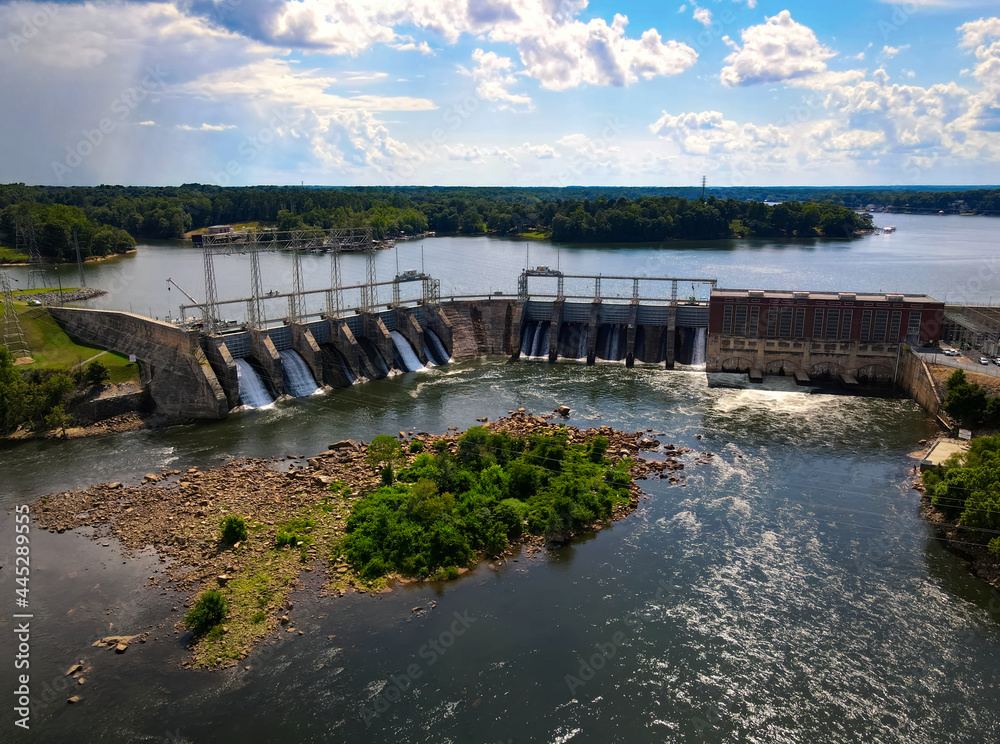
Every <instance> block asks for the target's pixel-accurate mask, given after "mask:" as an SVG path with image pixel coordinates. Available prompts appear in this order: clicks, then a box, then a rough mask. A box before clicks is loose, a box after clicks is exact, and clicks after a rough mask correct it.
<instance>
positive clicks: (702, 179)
mask: <svg viewBox="0 0 1000 744" xmlns="http://www.w3.org/2000/svg"><path fill="white" fill-rule="evenodd" d="M706 183H708V176H702V177H701V200H702V201H705V184H706Z"/></svg>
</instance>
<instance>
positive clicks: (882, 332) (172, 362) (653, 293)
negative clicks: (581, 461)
mask: <svg viewBox="0 0 1000 744" xmlns="http://www.w3.org/2000/svg"><path fill="white" fill-rule="evenodd" d="M374 245H375V244H374V242H373V240H372V237H371V231H370V230H368V229H360V228H359V229H350V228H344V229H337V230H330V231H313V232H309V231H293V232H291V233H278V232H269V233H247V234H243V233H238V234H230V235H226V236H212V235H206V236H203V240H202V251H203V253H202V257H203V262H204V278H205V301H204V302H198V301H197V300H195V299H194V298H193V297H192V296H190V295H187V293H186V292H185V293H184V294H185V295H187V297H188V298H189V299H190V300H191V302H190V303H189V304H185V305H181V306H180V321H179V322H177V323H170V322H166V321H159V320H155V319H152V318H148V317H143V316H141V315H136V314H133V313H125V312H119V311H113V310H93V309H81V308H69V307H53V308H50V311H51V313H52V315H53V316H54V317H55V318H56V320H57V322H59V323H60V324H61V325H62V326H63V328H64V330H65V331H66V332H67V333H68V334H69V335H70V336H71V337H73V338H75V339H77V340H79V341H82V342H85V343H89V344H92V345H95V346H99V347H101V348H106V349H110V350H112V351H117V352H119V353H122V354H129V355H133V356H134V357H135V358H136V359H137V360H138V361H139V362H141V370H142V382H143V387H144V389H145V390H146V391H147V392H148V394H149V396H150V398H151V399H152V402H153V404H154V408H155V411H156V412H157V413H158V414H159V415H161V416H162V417H164V418H166V419H168V420H191V419H213V418H223V417H225V416H227V415H228V414H229V412H230V411H232V410H235V409H240V408H259V407H263V406H268V405H270V404H271V403H272V402H274V401H277V400H282V399H287V398H294V397H305V396H308V395H312V394H315V393H316V392H318V391H323V390H330V389H335V388H346V387H349V386H352V385H355V384H358V383H363V382H366V381H370V380H379V379H383V378H386V377H390V376H393V375H398V374H406V373H419V372H421V371H423V370H426V369H427V368H429V367H436V366H441V365H446V364H448V363H449V362H450V361H451V360H461V359H468V358H473V357H484V356H493V357H496V356H503V357H506V358H508V359H509V360H511V361H512V362H523V363H539V362H547V363H555V362H562V361H564V362H572V363H579V364H587V365H593V364H598V363H602V364H607V363H610V364H623V365H625V366H629V367H630V366H633V365H635V364H636V363H639V364H643V365H656V366H659V367H661V368H662V369H674V368H675V367H676V366H691V367H694V368H696V369H704V370H705V371H707V372H741V373H746V374H748V375H749V377H750V380H751V381H759V380H761V379H763V377H764V375H775V374H777V375H788V376H794V377H795V380H796V381H797V382H799V384H809V383H810V382H811V381H812V380H816V379H827V380H835V381H839V382H841V383H842V384H844V385H846V386H852V385H857V384H858V383H859V382H874V383H883V384H885V383H887V384H895V385H901V386H902V387H904V388H905V389H906V390H907V391H908V392H909V393H910V394H911V395H912V396H913V397H915V398H916V399H917V400H918V401H919V402H921V404H922V405H924V407H925V408H927V409H928V410H930V411H931V412H932V413H935V414H936V413H937V410H936V409H937V407H938V406H939V403H938V401H937V396H936V394H935V393H934V386H933V383H932V382H931V381H930V380H929V373H928V372H927V370H926V368H925V367H924V366H923V364H922V362H920V361H919V359H917V358H916V355H913V354H911V353H909V349H910V347H911V346H915V345H928V344H936V343H937V341H938V340H939V339H940V338H941V330H942V325H943V312H942V311H943V307H944V306H943V303H941V302H939V301H937V300H934V299H933V298H930V297H927V296H924V295H896V294H878V295H873V294H860V295H859V294H856V293H850V292H834V293H830V292H812V293H810V292H803V291H798V290H792V291H787V292H778V291H772V290H768V291H764V290H730V289H720V288H718V287H717V281H716V280H715V279H714V278H706V277H695V278H691V277H687V278H685V277H669V276H626V275H608V274H571V273H564V272H562V271H560V270H559V268H555V269H553V268H551V267H549V266H544V265H540V266H535V267H533V268H525V269H524V270H523V271H522V272H521V273H520V275H519V277H518V281H517V292H516V294H513V293H512V294H505V293H503V292H499V291H497V292H487V293H483V294H462V295H459V294H455V295H452V296H446V297H442V296H441V291H440V282H439V280H437V279H436V278H434V277H432V276H430V275H429V274H427V273H425V272H424V271H423V270H420V271H416V270H409V271H398V262H397V274H396V276H394V277H393V278H392V279H391V280H388V281H378V279H377V277H376V275H375V261H374V255H375V247H374ZM268 251H287V252H289V253H290V254H291V257H292V261H291V277H290V279H291V281H290V282H285V281H282V282H281V284H282V285H284V286H288V284H291V287H292V288H291V291H287V292H278V291H274V290H271V291H268V292H265V291H264V289H263V281H262V275H261V269H260V255H261V254H262V253H265V252H268ZM306 252H309V253H324V254H329V266H330V269H329V270H330V284H329V286H327V287H325V288H323V289H309V290H306V289H304V286H305V282H304V280H303V269H302V258H301V257H302V255H303V254H304V253H306ZM342 252H359V253H363V254H365V256H366V257H367V258H366V262H367V271H366V278H367V281H364V282H359V283H355V284H349V285H348V284H345V283H344V282H343V281H342V280H341V273H340V264H339V261H340V254H341V253H342ZM236 253H238V254H248V255H249V258H250V261H249V267H250V277H249V290H250V291H249V293H248V294H247V295H245V296H243V297H230V298H220V297H219V296H218V291H217V288H216V280H215V276H216V266H215V264H216V260H217V259H222V258H224V257H225V256H227V255H232V254H236ZM421 263H422V261H421ZM313 270H314V269H313ZM270 279H274V277H269V280H270ZM279 279H280V277H279ZM496 279H497V278H495V279H494V280H496ZM182 291H183V290H182ZM390 294H391V299H390V300H389V301H388V302H385V299H387V296H388V295H390ZM380 297H381V299H380ZM237 316H242V318H243V320H242V321H239V320H226V318H227V317H228V318H231V317H237ZM904 351H905V352H907V353H905V354H904V353H903V352H904Z"/></svg>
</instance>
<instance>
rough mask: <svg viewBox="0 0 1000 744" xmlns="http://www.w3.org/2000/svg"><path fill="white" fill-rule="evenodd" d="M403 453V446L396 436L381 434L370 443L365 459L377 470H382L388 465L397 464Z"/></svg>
mask: <svg viewBox="0 0 1000 744" xmlns="http://www.w3.org/2000/svg"><path fill="white" fill-rule="evenodd" d="M402 454H403V447H402V445H401V444H400V443H399V442H398V441H397V440H396V439H395V438H394V437H390V436H389V435H388V434H379V435H378V436H377V437H375V438H374V439H372V441H371V443H370V444H369V445H368V452H367V454H366V455H365V459H366V461H367V462H368V464H369V465H370V466H371V467H372V468H373V469H374V470H375V471H376V472H381V470H382V469H383V468H384V467H385V466H386V465H388V466H390V467H391V466H392V465H393V464H395V462H396V460H398V459H399V457H400V456H401V455H402Z"/></svg>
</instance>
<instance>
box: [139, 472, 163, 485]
mask: <svg viewBox="0 0 1000 744" xmlns="http://www.w3.org/2000/svg"><path fill="white" fill-rule="evenodd" d="M142 479H143V480H144V481H145V482H147V483H156V482H157V481H158V480H160V476H158V475H157V474H156V473H146V475H144V476H143V478H142Z"/></svg>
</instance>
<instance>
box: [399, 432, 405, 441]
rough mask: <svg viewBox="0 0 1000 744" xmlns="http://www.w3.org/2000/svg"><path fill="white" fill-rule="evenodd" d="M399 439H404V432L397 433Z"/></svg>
mask: <svg viewBox="0 0 1000 744" xmlns="http://www.w3.org/2000/svg"><path fill="white" fill-rule="evenodd" d="M399 438H400V439H406V432H405V431H401V432H399Z"/></svg>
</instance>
